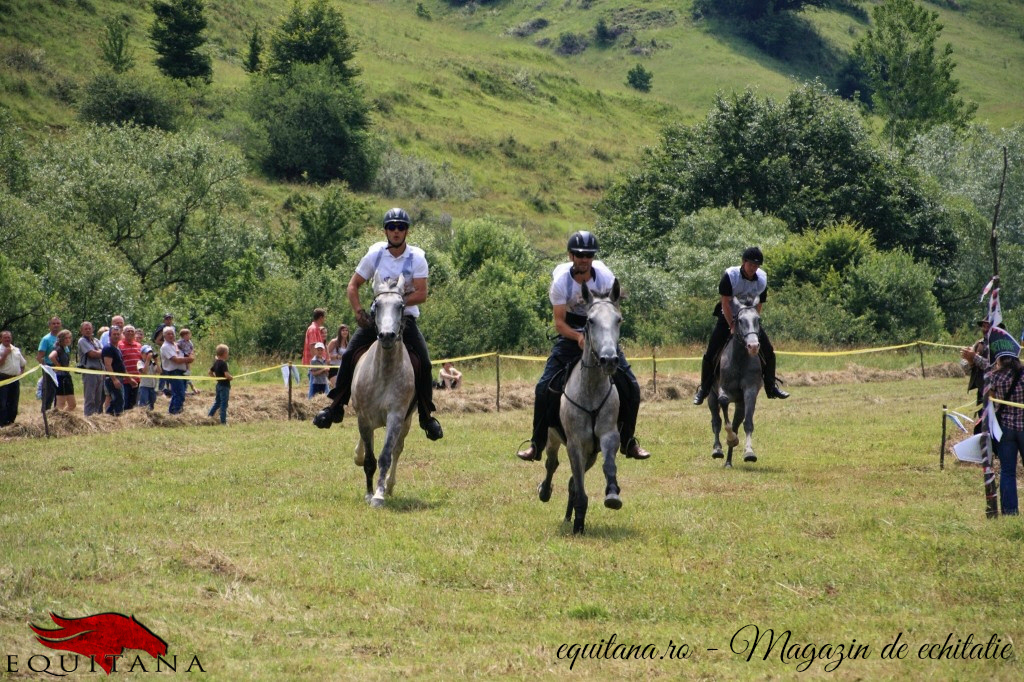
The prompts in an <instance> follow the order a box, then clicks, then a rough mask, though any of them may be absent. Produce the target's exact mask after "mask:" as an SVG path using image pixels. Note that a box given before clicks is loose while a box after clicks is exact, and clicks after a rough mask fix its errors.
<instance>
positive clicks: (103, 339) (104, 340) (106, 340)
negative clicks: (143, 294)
mask: <svg viewBox="0 0 1024 682" xmlns="http://www.w3.org/2000/svg"><path fill="white" fill-rule="evenodd" d="M115 325H116V326H118V327H120V328H121V336H124V317H123V316H122V315H114V316H113V317H112V318H110V326H111V327H113V326H115ZM109 345H110V327H107V330H106V331H104V332H100V348H106V347H107V346H109Z"/></svg>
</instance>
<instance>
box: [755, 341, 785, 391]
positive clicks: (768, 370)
mask: <svg viewBox="0 0 1024 682" xmlns="http://www.w3.org/2000/svg"><path fill="white" fill-rule="evenodd" d="M769 350H770V352H766V353H764V354H763V355H764V362H763V363H762V364H761V376H762V377H764V394H765V395H766V396H768V397H769V398H770V399H773V400H774V399H775V398H779V399H781V400H785V399H786V398H788V397H789V393H787V392H786V391H783V390H782V389H781V388H779V384H778V383H777V379H776V377H775V351H774V349H769Z"/></svg>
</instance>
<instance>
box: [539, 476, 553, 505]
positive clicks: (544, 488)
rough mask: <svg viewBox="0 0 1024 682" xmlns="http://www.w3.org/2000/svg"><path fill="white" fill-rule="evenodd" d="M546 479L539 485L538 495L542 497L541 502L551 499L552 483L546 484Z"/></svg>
mask: <svg viewBox="0 0 1024 682" xmlns="http://www.w3.org/2000/svg"><path fill="white" fill-rule="evenodd" d="M545 483H546V481H541V482H540V485H538V486H537V497H539V498H540V501H541V502H547V501H548V500H550V499H551V485H550V484H549V485H544V484H545Z"/></svg>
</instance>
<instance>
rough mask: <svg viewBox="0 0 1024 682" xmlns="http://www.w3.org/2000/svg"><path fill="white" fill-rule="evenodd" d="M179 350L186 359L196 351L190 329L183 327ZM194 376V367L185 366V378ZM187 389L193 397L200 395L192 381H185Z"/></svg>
mask: <svg viewBox="0 0 1024 682" xmlns="http://www.w3.org/2000/svg"><path fill="white" fill-rule="evenodd" d="M178 336H179V337H180V338H179V339H178V350H180V351H181V354H182V355H184V356H185V357H189V356H190V355H192V354H193V353H195V351H196V347H195V345H194V344H193V343H192V330H190V329H189V328H188V327H182V328H181V333H180V334H179V335H178ZM190 374H192V365H185V376H188V375H190ZM185 388H186V390H188V391H189V393H191V394H192V395H199V391H198V390H197V389H196V385H195V384H193V383H192V381H191V380H186V381H185Z"/></svg>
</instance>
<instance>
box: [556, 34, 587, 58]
mask: <svg viewBox="0 0 1024 682" xmlns="http://www.w3.org/2000/svg"><path fill="white" fill-rule="evenodd" d="M587 46H588V43H587V37H586V36H585V35H582V34H580V33H569V32H566V33H562V34H561V35H559V36H558V47H556V48H555V52H557V53H558V54H561V55H566V56H569V55H574V54H580V53H581V52H583V51H584V50H586V49H587Z"/></svg>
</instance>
